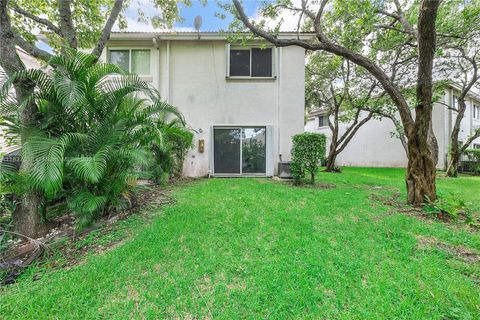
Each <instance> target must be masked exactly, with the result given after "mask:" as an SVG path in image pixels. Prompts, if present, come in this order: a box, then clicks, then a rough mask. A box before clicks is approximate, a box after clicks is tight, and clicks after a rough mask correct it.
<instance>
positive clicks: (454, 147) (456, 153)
mask: <svg viewBox="0 0 480 320" xmlns="http://www.w3.org/2000/svg"><path fill="white" fill-rule="evenodd" d="M465 109H466V104H465V100H464V99H458V113H457V117H456V119H455V123H454V125H453V129H452V134H451V136H450V161H449V163H448V168H447V176H449V177H452V178H455V177H457V176H458V164H459V162H460V155H461V150H460V145H459V142H458V135H459V133H460V127H461V124H462V119H463V117H464V115H465Z"/></svg>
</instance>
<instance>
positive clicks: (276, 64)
mask: <svg viewBox="0 0 480 320" xmlns="http://www.w3.org/2000/svg"><path fill="white" fill-rule="evenodd" d="M275 49H276V50H277V54H276V55H275V58H276V61H275V69H277V70H276V71H277V143H278V146H277V149H278V150H277V155H278V157H279V161H282V153H281V145H282V144H281V134H280V128H281V125H280V121H281V116H280V115H281V106H280V102H281V98H280V94H281V86H280V82H281V79H282V75H281V66H280V61H281V60H282V49H281V48H280V47H279V48H275ZM272 165H273V168H274V169H273V171H274V172H273V174H274V175H275V162H274V163H273V164H272Z"/></svg>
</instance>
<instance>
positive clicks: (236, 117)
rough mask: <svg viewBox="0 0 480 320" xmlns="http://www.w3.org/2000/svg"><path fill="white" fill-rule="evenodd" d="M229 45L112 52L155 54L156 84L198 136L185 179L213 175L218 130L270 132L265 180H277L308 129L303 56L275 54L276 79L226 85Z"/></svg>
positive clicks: (168, 44)
mask: <svg viewBox="0 0 480 320" xmlns="http://www.w3.org/2000/svg"><path fill="white" fill-rule="evenodd" d="M226 45H227V43H226V41H225V40H211V41H210V40H208V41H207V40H200V41H197V40H162V41H159V42H158V43H157V45H155V44H154V43H153V41H151V40H150V41H146V40H141V41H140V40H139V41H131V40H129V41H128V42H122V41H118V40H117V41H111V42H110V43H109V45H108V48H112V49H113V48H115V49H117V48H150V49H151V50H152V51H151V52H152V53H151V70H152V77H151V79H150V80H151V81H152V84H153V85H154V86H155V87H156V88H158V90H159V91H160V93H161V95H162V98H164V99H165V100H167V101H168V102H169V103H170V104H172V105H173V106H175V107H177V108H178V109H179V110H180V111H181V112H182V113H183V114H184V116H185V120H186V122H187V124H188V125H189V126H190V127H191V128H192V129H193V130H194V131H195V133H194V148H193V149H191V150H190V151H189V153H188V155H187V158H186V160H185V163H184V174H185V175H186V176H191V177H198V176H205V175H208V174H212V172H211V170H212V161H213V160H212V159H213V154H212V145H213V141H211V137H212V132H211V130H212V127H213V126H220V125H230V126H265V127H269V128H267V135H269V134H270V137H268V136H267V141H268V140H269V141H270V143H268V142H267V168H268V167H271V170H270V172H267V174H269V175H270V174H272V173H275V174H276V172H277V164H278V161H279V157H280V155H282V159H283V160H289V159H290V149H291V137H292V136H293V135H294V134H297V133H301V132H303V129H304V95H305V84H304V75H305V74H304V73H305V68H304V65H305V51H304V49H301V48H299V47H287V48H279V49H275V50H278V51H277V55H276V56H277V58H278V60H277V61H276V62H277V63H276V64H275V68H276V75H277V77H276V79H226V65H227V51H226ZM105 58H106V51H105V53H104V54H103V59H105ZM200 139H203V140H205V152H203V153H200V152H199V151H198V141H199V140H200ZM268 151H270V154H269V152H268ZM267 170H268V169H267Z"/></svg>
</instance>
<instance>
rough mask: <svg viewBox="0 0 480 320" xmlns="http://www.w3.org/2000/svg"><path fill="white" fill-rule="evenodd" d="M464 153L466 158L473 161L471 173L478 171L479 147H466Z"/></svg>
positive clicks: (479, 160) (479, 169) (479, 167)
mask: <svg viewBox="0 0 480 320" xmlns="http://www.w3.org/2000/svg"><path fill="white" fill-rule="evenodd" d="M464 154H465V155H466V156H467V158H468V160H470V161H471V162H472V163H473V168H471V170H472V171H473V173H474V174H477V173H480V149H467V150H465V152H464Z"/></svg>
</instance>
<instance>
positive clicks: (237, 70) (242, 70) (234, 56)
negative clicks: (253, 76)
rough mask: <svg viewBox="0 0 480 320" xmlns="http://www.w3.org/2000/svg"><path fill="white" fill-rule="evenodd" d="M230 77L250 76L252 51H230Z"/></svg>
mask: <svg viewBox="0 0 480 320" xmlns="http://www.w3.org/2000/svg"><path fill="white" fill-rule="evenodd" d="M230 76H232V77H248V76H250V50H230Z"/></svg>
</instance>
